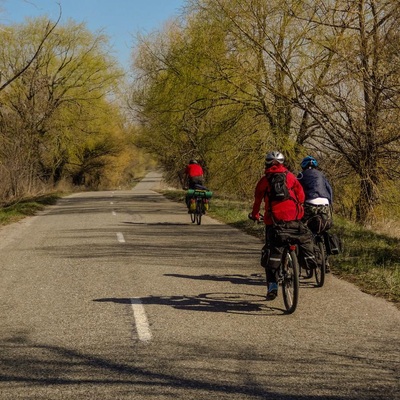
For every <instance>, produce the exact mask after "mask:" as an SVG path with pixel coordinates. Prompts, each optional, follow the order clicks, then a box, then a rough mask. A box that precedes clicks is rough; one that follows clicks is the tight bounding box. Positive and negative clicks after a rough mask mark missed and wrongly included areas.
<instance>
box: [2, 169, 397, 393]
mask: <svg viewBox="0 0 400 400" xmlns="http://www.w3.org/2000/svg"><path fill="white" fill-rule="evenodd" d="M159 184H160V176H159V175H158V174H156V173H151V174H149V175H147V177H146V178H145V179H144V180H143V181H142V182H141V183H139V184H138V185H137V186H136V187H135V188H134V189H133V190H131V191H117V192H92V193H80V194H76V195H73V196H69V197H66V198H63V199H62V200H60V201H59V202H58V203H57V205H55V206H51V207H49V208H47V209H46V210H45V211H44V212H41V213H40V214H39V215H37V216H35V217H29V218H27V219H25V220H23V221H22V222H19V223H15V224H12V225H9V226H6V227H4V228H2V229H1V230H0V247H1V252H2V257H1V261H0V313H1V315H2V324H1V325H0V340H1V348H2V351H1V353H0V399H1V400H3V399H12V400H16V399H24V400H26V399H39V398H43V399H69V400H70V399H80V400H81V399H102V400H107V399H135V400H137V399H150V398H151V399H167V398H171V397H173V398H179V399H185V400H186V399H207V400H208V399H318V398H323V399H354V400H355V399H357V400H360V399H371V400H372V399H374V400H376V399H399V398H400V392H399V364H400V359H399V338H400V336H399V326H400V312H399V310H397V309H396V308H395V307H394V306H393V304H390V303H388V302H386V301H384V300H382V299H379V298H374V297H372V296H369V295H367V294H365V293H362V292H361V291H360V290H358V289H357V288H356V287H355V286H353V285H351V284H349V283H347V282H344V281H341V280H339V279H337V278H335V277H334V276H331V275H328V277H327V282H326V284H325V286H324V287H323V288H316V287H314V285H313V283H312V282H307V281H302V282H301V292H300V301H299V306H298V309H297V310H296V312H295V314H293V315H285V314H284V313H283V309H284V306H283V303H282V295H281V294H280V295H279V297H278V298H277V299H276V300H275V301H273V302H266V301H265V297H264V296H265V283H264V279H263V274H262V272H263V271H262V269H261V267H260V266H259V262H258V261H259V251H260V248H261V243H260V242H259V241H258V240H257V239H255V238H254V237H252V236H249V235H246V234H244V233H243V232H241V231H239V230H236V229H234V228H232V227H229V226H226V225H224V224H221V223H219V222H217V221H215V220H213V219H211V218H209V217H207V216H206V217H205V218H204V221H203V223H202V225H200V226H197V225H195V224H191V223H190V218H189V216H188V214H187V212H186V210H185V208H184V205H183V204H182V205H181V204H178V203H175V202H172V201H168V200H167V199H165V198H164V197H163V196H162V195H160V194H158V193H157V192H155V191H154V190H155V189H157V188H158V185H159Z"/></svg>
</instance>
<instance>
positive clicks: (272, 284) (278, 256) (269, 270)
mask: <svg viewBox="0 0 400 400" xmlns="http://www.w3.org/2000/svg"><path fill="white" fill-rule="evenodd" d="M265 240H266V243H265V246H264V248H265V249H266V250H267V251H268V259H267V260H264V267H265V273H266V278H267V300H274V299H275V298H276V296H277V294H278V279H279V266H280V263H281V260H282V252H283V248H282V247H281V246H280V245H279V244H280V243H279V242H278V241H277V239H276V233H275V230H274V228H273V227H269V226H268V227H266V237H265Z"/></svg>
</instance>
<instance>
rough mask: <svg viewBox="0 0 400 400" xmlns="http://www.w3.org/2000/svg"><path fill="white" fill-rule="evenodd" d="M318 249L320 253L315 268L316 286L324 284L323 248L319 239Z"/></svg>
mask: <svg viewBox="0 0 400 400" xmlns="http://www.w3.org/2000/svg"><path fill="white" fill-rule="evenodd" d="M318 249H319V252H320V254H321V263H318V267H317V268H316V269H315V280H316V282H317V287H322V286H324V283H325V267H326V266H325V248H324V243H323V242H322V241H321V240H320V241H318Z"/></svg>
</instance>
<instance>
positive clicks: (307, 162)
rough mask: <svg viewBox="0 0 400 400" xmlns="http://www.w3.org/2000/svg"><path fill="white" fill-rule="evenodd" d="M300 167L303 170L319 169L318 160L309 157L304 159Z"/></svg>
mask: <svg viewBox="0 0 400 400" xmlns="http://www.w3.org/2000/svg"><path fill="white" fill-rule="evenodd" d="M300 166H301V168H302V169H306V168H308V167H311V168H317V167H318V163H317V160H316V159H315V158H314V157H312V156H307V157H304V158H303V161H302V162H301V164H300Z"/></svg>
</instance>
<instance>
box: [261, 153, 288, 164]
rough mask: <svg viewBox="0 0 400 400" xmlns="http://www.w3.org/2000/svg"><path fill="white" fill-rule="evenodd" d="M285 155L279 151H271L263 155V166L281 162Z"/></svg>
mask: <svg viewBox="0 0 400 400" xmlns="http://www.w3.org/2000/svg"><path fill="white" fill-rule="evenodd" d="M284 162H285V157H284V156H283V154H282V153H280V152H279V151H271V152H270V153H268V154H267V155H266V156H265V166H268V167H269V166H271V165H273V164H277V163H278V164H283V163H284Z"/></svg>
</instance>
